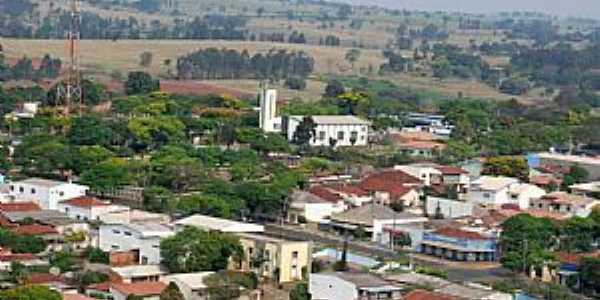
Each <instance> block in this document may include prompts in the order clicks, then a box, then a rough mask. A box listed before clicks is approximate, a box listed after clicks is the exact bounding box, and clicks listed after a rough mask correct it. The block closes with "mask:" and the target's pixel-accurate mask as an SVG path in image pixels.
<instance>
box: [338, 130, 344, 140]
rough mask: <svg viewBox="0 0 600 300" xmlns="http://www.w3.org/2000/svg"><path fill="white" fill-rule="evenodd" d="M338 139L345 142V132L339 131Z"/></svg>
mask: <svg viewBox="0 0 600 300" xmlns="http://www.w3.org/2000/svg"><path fill="white" fill-rule="evenodd" d="M337 139H338V141H342V140H344V132H343V131H338V134H337Z"/></svg>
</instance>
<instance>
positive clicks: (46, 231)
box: [12, 224, 58, 235]
mask: <svg viewBox="0 0 600 300" xmlns="http://www.w3.org/2000/svg"><path fill="white" fill-rule="evenodd" d="M12 231H13V232H14V233H16V234H18V235H51V234H58V231H56V229H54V227H52V226H48V225H39V224H31V225H21V226H19V227H16V228H14V229H12Z"/></svg>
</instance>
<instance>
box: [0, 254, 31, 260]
mask: <svg viewBox="0 0 600 300" xmlns="http://www.w3.org/2000/svg"><path fill="white" fill-rule="evenodd" d="M35 258H36V256H35V255H33V254H31V253H14V254H7V255H0V261H4V262H7V261H25V260H33V259H35Z"/></svg>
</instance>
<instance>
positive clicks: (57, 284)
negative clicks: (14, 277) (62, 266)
mask: <svg viewBox="0 0 600 300" xmlns="http://www.w3.org/2000/svg"><path fill="white" fill-rule="evenodd" d="M24 284H25V285H43V286H46V287H48V288H49V289H51V290H54V291H57V292H69V293H73V292H75V291H77V288H76V287H74V286H72V285H70V284H68V283H67V279H66V278H65V277H64V276H62V275H56V274H51V273H37V272H36V273H30V274H29V275H28V276H27V279H25V283H24Z"/></svg>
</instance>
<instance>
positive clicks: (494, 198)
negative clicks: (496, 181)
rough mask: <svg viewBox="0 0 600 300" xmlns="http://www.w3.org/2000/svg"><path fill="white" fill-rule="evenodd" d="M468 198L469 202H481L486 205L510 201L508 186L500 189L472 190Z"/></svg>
mask: <svg viewBox="0 0 600 300" xmlns="http://www.w3.org/2000/svg"><path fill="white" fill-rule="evenodd" d="M466 199H467V202H471V203H479V204H482V205H486V206H487V205H502V204H505V203H509V202H510V201H509V199H508V187H506V188H503V189H501V190H499V191H483V190H470V191H469V193H468V194H467V197H466Z"/></svg>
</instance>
